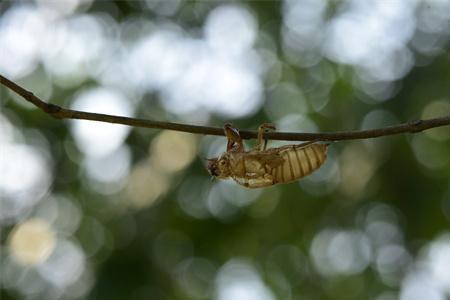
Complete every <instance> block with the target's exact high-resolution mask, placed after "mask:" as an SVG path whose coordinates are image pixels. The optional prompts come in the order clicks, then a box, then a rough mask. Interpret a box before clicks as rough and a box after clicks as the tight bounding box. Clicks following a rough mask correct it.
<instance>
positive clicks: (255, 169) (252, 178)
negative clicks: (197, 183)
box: [208, 124, 328, 188]
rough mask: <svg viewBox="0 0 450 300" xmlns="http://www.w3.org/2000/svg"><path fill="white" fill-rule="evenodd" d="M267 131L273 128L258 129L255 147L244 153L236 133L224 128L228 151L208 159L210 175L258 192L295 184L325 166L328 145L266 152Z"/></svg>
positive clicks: (300, 146) (226, 126)
mask: <svg viewBox="0 0 450 300" xmlns="http://www.w3.org/2000/svg"><path fill="white" fill-rule="evenodd" d="M267 128H274V127H273V126H272V125H269V124H263V125H261V126H260V128H259V131H258V144H257V146H256V147H255V148H254V149H252V150H250V151H245V150H244V147H243V144H242V140H241V138H240V136H239V131H238V130H237V129H235V128H233V127H231V125H228V124H227V125H225V127H224V130H225V134H226V136H227V138H228V143H227V151H226V152H225V153H224V154H222V155H221V156H219V157H218V158H213V159H209V162H208V171H209V173H210V174H211V175H212V176H214V177H218V178H221V179H224V178H229V177H231V178H233V179H234V180H235V181H236V182H237V183H239V184H241V185H243V186H245V187H248V188H259V187H266V186H271V185H274V184H277V183H287V182H291V181H295V180H298V179H300V178H302V177H304V176H306V175H309V174H311V173H312V172H313V171H314V170H317V169H318V168H319V167H320V166H321V165H322V164H323V163H324V162H325V159H326V156H327V147H328V145H327V144H320V143H314V142H307V143H303V144H298V145H286V146H282V147H278V148H270V149H265V142H264V141H263V138H262V137H263V132H264V131H265V130H266V129H267ZM263 143H264V146H263Z"/></svg>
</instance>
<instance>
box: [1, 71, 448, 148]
mask: <svg viewBox="0 0 450 300" xmlns="http://www.w3.org/2000/svg"><path fill="white" fill-rule="evenodd" d="M0 83H1V84H2V85H4V86H6V87H7V88H9V89H11V90H13V91H14V92H16V93H17V94H19V95H20V96H22V97H23V98H24V99H25V100H27V101H28V102H31V103H33V104H34V105H36V106H37V107H39V108H40V109H41V110H43V111H44V112H46V113H47V114H49V115H51V116H52V117H54V118H58V119H79V120H91V121H99V122H107V123H116V124H123V125H129V126H136V127H146V128H157V129H168V130H175V131H182V132H189V133H196V134H205V135H219V136H223V135H224V132H223V129H222V128H218V127H206V126H197V125H187V124H180V123H170V122H158V121H151V120H144V119H136V118H128V117H121V116H113V115H106V114H97V113H90V112H84V111H77V110H72V109H66V108H63V107H60V106H57V105H54V104H50V103H46V102H44V101H42V100H41V99H39V98H38V97H36V96H35V95H33V93H31V92H29V91H27V90H26V89H24V88H22V87H21V86H19V85H17V84H16V83H14V82H12V81H11V80H9V79H7V78H5V77H3V76H2V75H0ZM447 125H450V115H448V116H444V117H440V118H434V119H428V120H415V121H410V122H407V123H402V124H398V125H393V126H388V127H384V128H377V129H371V130H360V131H357V130H355V131H336V132H324V133H298V132H268V133H265V134H264V137H265V138H267V139H270V140H283V141H310V140H318V141H339V140H355V139H368V138H376V137H381V136H387V135H393V134H400V133H416V132H420V131H423V130H427V129H430V128H435V127H441V126H447ZM239 132H240V135H241V137H242V138H243V139H254V138H256V136H257V132H256V131H248V130H240V131H239Z"/></svg>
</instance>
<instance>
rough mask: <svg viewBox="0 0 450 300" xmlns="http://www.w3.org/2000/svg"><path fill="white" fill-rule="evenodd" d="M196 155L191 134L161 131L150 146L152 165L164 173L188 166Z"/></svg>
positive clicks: (195, 146) (195, 145) (195, 144)
mask: <svg viewBox="0 0 450 300" xmlns="http://www.w3.org/2000/svg"><path fill="white" fill-rule="evenodd" d="M196 154H197V140H196V139H195V137H194V136H193V135H192V134H187V133H179V132H175V131H168V130H166V131H163V132H162V133H160V134H159V135H158V136H157V137H156V139H155V140H154V141H153V142H152V145H151V163H152V165H153V166H154V167H155V168H157V169H159V170H161V171H162V172H165V173H169V174H170V173H174V172H177V171H180V170H182V169H184V168H185V167H186V166H187V165H189V164H190V163H191V162H192V160H193V159H194V158H195V156H196Z"/></svg>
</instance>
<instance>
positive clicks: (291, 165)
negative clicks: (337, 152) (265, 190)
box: [272, 144, 328, 183]
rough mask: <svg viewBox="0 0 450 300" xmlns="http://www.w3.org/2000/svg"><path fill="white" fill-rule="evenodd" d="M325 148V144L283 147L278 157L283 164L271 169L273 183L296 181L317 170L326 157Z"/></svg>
mask: <svg viewBox="0 0 450 300" xmlns="http://www.w3.org/2000/svg"><path fill="white" fill-rule="evenodd" d="M327 147H328V145H327V144H311V145H308V146H305V147H301V146H300V147H299V146H298V145H291V146H288V147H283V148H284V149H282V150H281V151H280V152H279V155H281V157H283V158H284V162H283V163H282V164H281V165H279V166H278V167H276V168H274V169H272V176H273V178H274V181H275V183H285V182H289V181H293V180H297V179H299V178H302V177H304V176H306V175H308V174H310V173H312V172H313V171H314V170H316V169H318V168H319V167H320V166H321V165H322V164H323V163H324V161H325V159H326V157H327Z"/></svg>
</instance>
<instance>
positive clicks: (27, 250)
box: [8, 218, 56, 266]
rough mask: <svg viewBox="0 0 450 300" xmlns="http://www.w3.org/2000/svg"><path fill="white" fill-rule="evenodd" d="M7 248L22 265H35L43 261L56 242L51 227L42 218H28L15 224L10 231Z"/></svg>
mask: <svg viewBox="0 0 450 300" xmlns="http://www.w3.org/2000/svg"><path fill="white" fill-rule="evenodd" d="M8 244H9V250H10V252H11V255H12V256H13V257H14V259H15V260H16V261H18V262H19V263H21V264H23V265H29V266H31V265H37V264H39V263H42V262H43V261H45V260H46V259H47V258H48V257H49V256H50V254H51V253H52V251H53V249H54V248H55V244H56V237H55V233H54V231H53V229H52V228H51V227H50V224H48V223H47V222H46V221H45V220H43V219H36V218H33V219H28V220H27V221H25V222H23V223H19V224H17V225H16V226H15V227H14V228H13V230H12V232H11V233H10V236H9V240H8Z"/></svg>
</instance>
